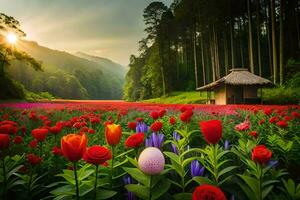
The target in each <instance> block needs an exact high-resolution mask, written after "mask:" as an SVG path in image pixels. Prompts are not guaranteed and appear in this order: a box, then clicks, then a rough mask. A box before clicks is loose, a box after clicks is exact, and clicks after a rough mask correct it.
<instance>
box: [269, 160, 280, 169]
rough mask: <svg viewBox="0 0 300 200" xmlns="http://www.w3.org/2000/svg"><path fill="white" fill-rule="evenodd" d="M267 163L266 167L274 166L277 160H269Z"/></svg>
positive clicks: (276, 164)
mask: <svg viewBox="0 0 300 200" xmlns="http://www.w3.org/2000/svg"><path fill="white" fill-rule="evenodd" d="M267 165H268V167H271V168H275V167H277V166H278V160H270V161H269V162H268V163H267Z"/></svg>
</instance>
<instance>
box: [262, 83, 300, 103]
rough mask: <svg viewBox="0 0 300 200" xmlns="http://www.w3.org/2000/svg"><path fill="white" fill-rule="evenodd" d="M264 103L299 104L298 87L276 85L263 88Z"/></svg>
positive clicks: (299, 92) (299, 94) (299, 93)
mask: <svg viewBox="0 0 300 200" xmlns="http://www.w3.org/2000/svg"><path fill="white" fill-rule="evenodd" d="M263 102H264V103H265V104H299V102H300V87H299V86H298V87H297V88H291V87H277V88H271V89H264V90H263Z"/></svg>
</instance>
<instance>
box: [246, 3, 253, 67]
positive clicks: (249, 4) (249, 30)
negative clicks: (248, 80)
mask: <svg viewBox="0 0 300 200" xmlns="http://www.w3.org/2000/svg"><path fill="white" fill-rule="evenodd" d="M247 13H248V41H249V45H248V52H249V66H250V71H251V72H252V73H254V61H253V38H252V12H251V1H250V0H247Z"/></svg>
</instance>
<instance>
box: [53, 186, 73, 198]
mask: <svg viewBox="0 0 300 200" xmlns="http://www.w3.org/2000/svg"><path fill="white" fill-rule="evenodd" d="M50 194H54V195H55V196H58V195H75V189H74V187H72V186H71V185H64V186H62V187H59V188H56V189H55V190H52V191H51V192H50Z"/></svg>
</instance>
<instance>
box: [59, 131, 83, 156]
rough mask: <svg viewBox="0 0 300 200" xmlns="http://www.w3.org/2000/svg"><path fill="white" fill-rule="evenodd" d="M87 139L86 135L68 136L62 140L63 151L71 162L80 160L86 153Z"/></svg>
mask: <svg viewBox="0 0 300 200" xmlns="http://www.w3.org/2000/svg"><path fill="white" fill-rule="evenodd" d="M86 144H87V137H86V135H85V134H82V135H77V134H68V135H66V136H64V137H62V139H61V150H62V153H63V155H64V157H65V158H66V159H68V160H69V161H71V162H76V161H78V160H80V159H81V158H82V156H83V154H84V152H85V151H86Z"/></svg>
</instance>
